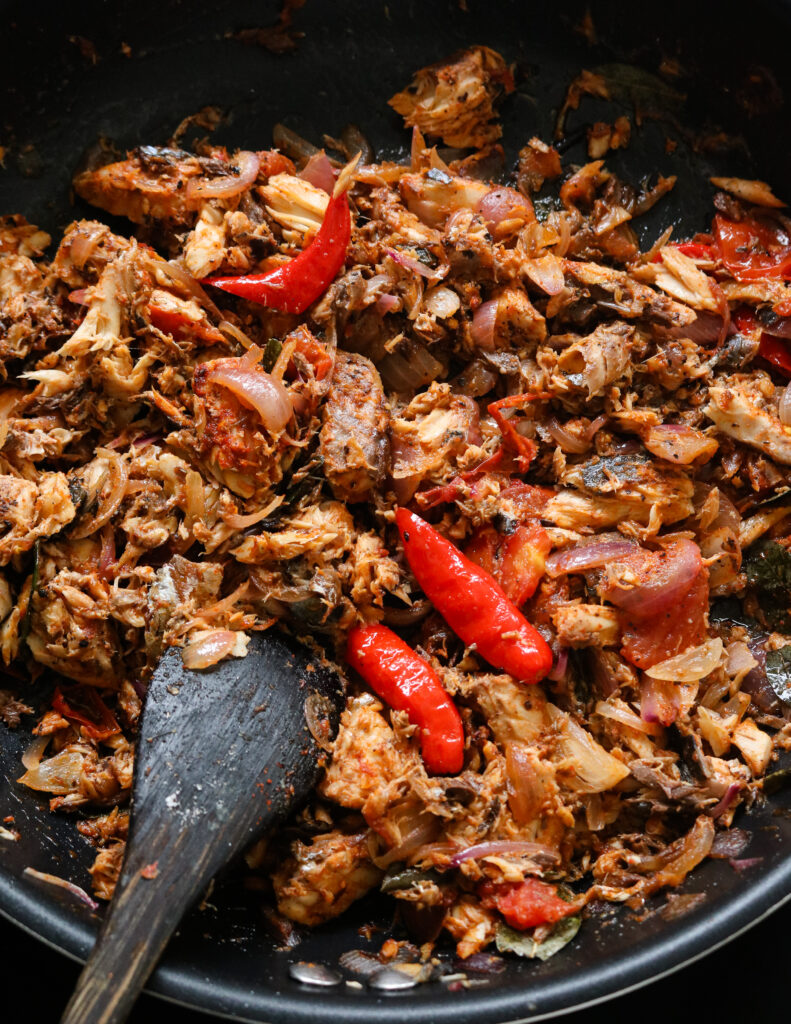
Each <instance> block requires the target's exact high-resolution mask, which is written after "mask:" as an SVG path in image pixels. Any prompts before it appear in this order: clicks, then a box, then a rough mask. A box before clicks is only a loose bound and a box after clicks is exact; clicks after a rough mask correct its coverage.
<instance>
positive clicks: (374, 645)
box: [346, 624, 464, 775]
mask: <svg viewBox="0 0 791 1024" xmlns="http://www.w3.org/2000/svg"><path fill="white" fill-rule="evenodd" d="M346 661H347V662H348V663H349V665H351V667H352V668H353V669H355V671H357V672H359V673H360V675H361V676H362V677H363V679H364V680H365V681H366V683H368V685H369V686H370V687H371V689H372V690H373V691H374V692H375V693H377V694H378V695H379V696H380V697H381V698H382V700H384V701H386V702H387V703H388V704H389V705H390V707H392V708H395V710H396V711H406V713H407V715H408V716H409V721H410V722H411V723H412V724H413V725H417V726H419V727H420V750H421V753H422V755H423V761H424V762H425V765H426V768H428V770H429V771H430V772H434V773H435V774H436V775H456V774H457V773H458V772H460V771H461V768H462V764H463V763H464V727H463V725H462V722H461V717H460V716H459V712H458V711H457V709H456V705H455V704H454V703H453V701H452V700H451V699H450V697H449V696H448V694H447V693H446V692H445V689H444V687H443V685H442V683H441V682H440V680H439V677H438V676H437V674H436V672H435V671H434V669H433V668H432V667H431V666H430V665H429V664H428V662H426V661H424V659H423V658H421V657H420V655H419V654H417V653H416V652H415V651H413V650H412V648H411V647H409V646H408V645H407V644H405V643H404V641H403V640H402V639H401V638H400V637H398V636H396V634H395V633H394V632H393V631H392V630H391V629H388V628H387V626H379V625H375V624H371V625H367V626H355V627H354V629H352V631H351V632H350V633H349V639H348V641H347V646H346Z"/></svg>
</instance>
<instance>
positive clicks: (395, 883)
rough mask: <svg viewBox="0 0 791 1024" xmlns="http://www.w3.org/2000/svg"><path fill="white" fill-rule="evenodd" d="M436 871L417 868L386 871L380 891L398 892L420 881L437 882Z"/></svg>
mask: <svg viewBox="0 0 791 1024" xmlns="http://www.w3.org/2000/svg"><path fill="white" fill-rule="evenodd" d="M438 881H439V875H438V874H437V872H436V871H421V870H420V869H419V868H398V869H397V870H396V871H392V872H388V873H387V874H386V875H385V877H384V881H383V882H382V885H381V891H382V892H398V890H399V889H411V888H412V886H413V885H419V884H420V883H421V882H438Z"/></svg>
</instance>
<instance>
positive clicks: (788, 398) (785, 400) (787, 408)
mask: <svg viewBox="0 0 791 1024" xmlns="http://www.w3.org/2000/svg"><path fill="white" fill-rule="evenodd" d="M777 414H778V416H779V417H780V422H781V423H784V424H785V426H787V427H789V426H791V381H789V382H788V384H786V386H785V388H784V389H783V394H782V395H781V396H780V404H779V406H778V409H777Z"/></svg>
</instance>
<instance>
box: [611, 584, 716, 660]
mask: <svg viewBox="0 0 791 1024" xmlns="http://www.w3.org/2000/svg"><path fill="white" fill-rule="evenodd" d="M708 610H709V574H708V570H706V569H705V568H704V569H701V571H700V572H699V573H698V575H697V576H696V577H695V579H694V580H693V581H692V582H691V583H690V585H689V587H688V589H687V590H686V591H685V592H684V593H683V594H682V595H681V596H680V597H679V599H678V603H677V604H675V605H674V606H673V607H672V608H668V609H667V611H665V612H662V613H660V614H658V615H656V616H654V617H652V618H648V619H646V618H636V617H629V616H626V615H624V618H623V620H622V625H623V632H622V638H623V647H622V648H621V654H622V655H623V656H624V658H626V660H627V661H630V662H631V663H632V664H633V665H637V667H638V668H642V669H647V668H650V667H651V666H652V665H658V664H659V662H660V661H664V660H665V659H666V658H672V657H674V655H676V654H681V652H682V651H685V650H686V649H687V647H693V646H695V645H696V644H700V643H703V640H704V639H705V634H706V613H707V612H708Z"/></svg>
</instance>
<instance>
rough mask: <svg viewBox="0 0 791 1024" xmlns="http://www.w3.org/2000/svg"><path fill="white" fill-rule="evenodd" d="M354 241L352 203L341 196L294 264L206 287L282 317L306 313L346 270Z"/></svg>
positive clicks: (335, 198) (210, 281) (211, 279)
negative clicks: (349, 250)
mask: <svg viewBox="0 0 791 1024" xmlns="http://www.w3.org/2000/svg"><path fill="white" fill-rule="evenodd" d="M350 238H351V222H350V219H349V201H348V199H347V198H346V193H345V192H341V193H340V194H339V195H337V196H332V197H331V199H330V201H329V203H328V204H327V210H326V212H325V214H324V220H323V221H322V222H321V227H320V228H319V230H318V232H317V233H316V237H315V238H314V239H313V241H312V242H311V243H310V245H309V246H308V247H307V248H306V249H303V250H302V252H301V253H300V254H299V255H298V256H295V257H294V259H293V260H290V261H289V262H288V263H284V264H283V265H282V266H280V267H276V268H275V269H274V270H270V271H268V272H267V273H266V274H250V275H248V276H247V277H209V278H207V279H206V282H205V283H206V284H213V285H214V287H215V288H220V289H222V291H224V292H230V293H231V294H232V295H239V296H241V297H242V298H243V299H250V300H251V301H252V302H260V303H261V305H262V306H269V307H270V309H277V310H279V311H280V312H281V313H304V312H305V310H306V309H307V308H308V306H310V305H311V304H312V303H314V302H315V301H316V299H318V298H319V296H321V295H323V294H324V292H325V291H326V290H327V288H328V287H329V286H330V284H331V283H332V281H333V280H334V278H335V276H336V274H337V273H338V271H339V270H340V269H341V267H342V266H343V263H344V260H345V259H346V249H347V247H348V245H349V239H350Z"/></svg>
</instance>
